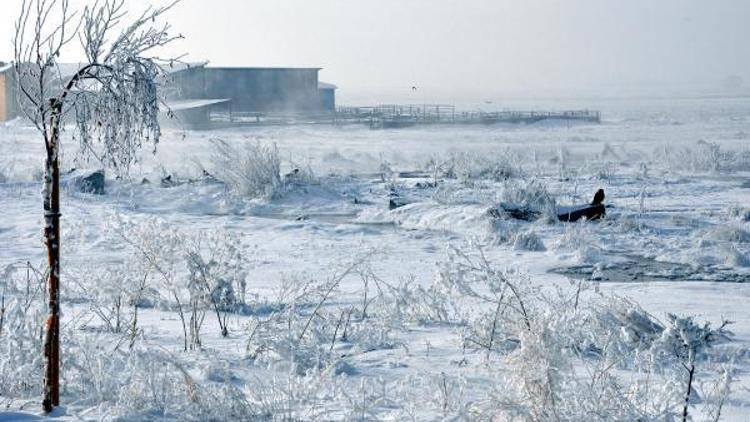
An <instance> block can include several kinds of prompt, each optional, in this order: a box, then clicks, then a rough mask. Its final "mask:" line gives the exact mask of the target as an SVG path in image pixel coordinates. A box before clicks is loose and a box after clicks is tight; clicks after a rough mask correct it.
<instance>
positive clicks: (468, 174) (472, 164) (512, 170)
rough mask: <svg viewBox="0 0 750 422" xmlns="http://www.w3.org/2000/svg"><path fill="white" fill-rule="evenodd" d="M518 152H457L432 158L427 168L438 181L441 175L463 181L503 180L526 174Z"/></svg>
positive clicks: (506, 150) (508, 150) (507, 150)
mask: <svg viewBox="0 0 750 422" xmlns="http://www.w3.org/2000/svg"><path fill="white" fill-rule="evenodd" d="M520 163H521V160H520V157H519V156H518V154H516V153H514V152H513V151H511V150H510V149H505V150H502V151H499V152H497V153H490V154H482V155H479V154H472V153H465V152H460V153H459V152H456V153H453V154H451V155H450V156H449V157H448V158H447V159H443V160H441V159H438V158H431V159H430V161H429V162H428V163H427V165H426V168H427V170H428V171H430V173H431V174H432V176H433V179H434V180H435V181H436V180H437V179H438V178H439V177H446V178H456V179H458V180H459V181H461V182H463V183H471V182H472V181H474V180H494V181H503V180H506V179H510V178H517V177H523V176H524V174H525V173H524V170H523V168H522V167H521V164H520Z"/></svg>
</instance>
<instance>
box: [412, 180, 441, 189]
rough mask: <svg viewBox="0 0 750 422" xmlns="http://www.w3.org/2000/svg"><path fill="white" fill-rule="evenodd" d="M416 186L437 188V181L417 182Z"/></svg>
mask: <svg viewBox="0 0 750 422" xmlns="http://www.w3.org/2000/svg"><path fill="white" fill-rule="evenodd" d="M414 187H416V188H417V189H430V188H436V187H437V182H429V181H425V182H417V184H416V185H414Z"/></svg>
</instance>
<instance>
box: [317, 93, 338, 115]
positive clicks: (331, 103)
mask: <svg viewBox="0 0 750 422" xmlns="http://www.w3.org/2000/svg"><path fill="white" fill-rule="evenodd" d="M320 107H321V108H322V109H323V110H324V111H336V90H335V89H329V88H324V89H321V90H320Z"/></svg>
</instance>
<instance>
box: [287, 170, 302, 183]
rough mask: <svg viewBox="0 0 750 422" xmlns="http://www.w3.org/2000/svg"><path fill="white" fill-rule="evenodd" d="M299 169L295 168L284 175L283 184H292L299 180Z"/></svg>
mask: <svg viewBox="0 0 750 422" xmlns="http://www.w3.org/2000/svg"><path fill="white" fill-rule="evenodd" d="M299 176H300V174H299V169H298V168H295V169H293V170H292V171H290V172H289V173H287V174H285V175H284V183H294V182H295V181H296V180H297V179H298V178H299Z"/></svg>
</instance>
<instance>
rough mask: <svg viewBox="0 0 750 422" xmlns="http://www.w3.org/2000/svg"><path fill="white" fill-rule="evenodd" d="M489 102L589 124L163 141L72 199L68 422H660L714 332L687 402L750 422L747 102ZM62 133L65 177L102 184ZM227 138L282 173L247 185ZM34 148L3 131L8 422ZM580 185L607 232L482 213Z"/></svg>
mask: <svg viewBox="0 0 750 422" xmlns="http://www.w3.org/2000/svg"><path fill="white" fill-rule="evenodd" d="M508 107H510V108H547V107H551V108H557V109H567V108H571V107H574V108H575V107H591V108H596V109H600V110H601V111H602V113H603V122H602V124H600V125H568V124H565V123H560V122H543V123H539V124H536V125H531V126H487V127H484V126H482V127H479V126H477V127H426V128H418V129H402V130H388V131H378V130H369V129H367V128H364V127H359V126H346V127H327V126H324V127H314V126H298V127H280V128H254V129H227V130H216V131H210V132H182V131H176V130H170V131H167V132H166V133H165V134H164V137H163V139H162V142H161V143H160V144H159V146H158V149H157V153H156V154H155V155H151V154H150V153H149V151H144V153H143V157H142V160H141V162H139V163H138V164H136V166H135V167H134V168H133V169H132V170H131V172H130V174H129V175H128V176H127V177H123V178H120V179H115V177H114V174H113V173H111V172H109V173H107V187H106V194H105V195H92V194H86V193H80V192H77V191H76V190H75V189H73V188H72V187H69V188H67V189H65V190H64V194H63V199H62V202H63V210H62V213H63V217H62V221H63V223H62V224H63V234H62V236H63V239H62V242H63V276H62V282H63V288H62V294H63V303H64V304H65V305H64V319H63V389H64V390H63V399H62V401H63V403H64V404H65V406H64V408H63V410H62V411H61V412H60V413H61V414H63V415H62V418H63V419H66V420H67V419H69V420H79V419H83V420H90V419H91V420H96V419H117V418H121V419H123V420H157V419H174V420H186V419H198V420H200V419H214V420H231V419H293V420H330V419H334V420H338V419H346V420H380V419H383V420H443V419H451V420H490V419H493V418H496V419H497V420H508V419H513V418H514V417H518V418H519V419H521V420H524V419H531V420H635V419H636V418H641V420H648V419H658V420H664V419H666V420H671V419H676V420H679V419H681V417H682V409H683V407H682V406H683V402H684V396H685V390H686V389H687V380H688V371H687V370H686V368H687V367H689V366H690V365H691V364H690V363H689V359H690V357H688V356H687V355H686V354H685V353H684V350H683V348H682V347H683V346H682V343H680V342H679V341H678V340H679V339H684V338H685V336H689V335H692V334H691V333H693V334H694V333H695V332H698V333H699V334H700V333H704V332H702V331H700V329H699V328H700V327H703V322H704V321H707V322H710V323H711V324H712V325H711V327H712V328H714V329H718V328H719V327H720V326H721V324H722V321H724V320H730V321H732V322H733V323H732V324H730V325H728V326H727V327H726V330H729V331H731V333H729V332H727V331H726V330H720V331H714V332H712V333H711V339H710V341H706V342H704V343H710V345H709V346H710V347H703V346H705V344H702V345H701V346H700V347H698V346H696V347H698V349H700V350H698V349H696V354H695V356H693V358H694V359H693V360H692V361H690V362H693V363H694V365H695V368H696V371H695V382H694V384H693V385H692V388H693V389H694V390H693V391H692V393H691V394H692V395H691V399H690V406H689V412H690V417H692V418H693V420H714V419H716V418H719V419H720V420H748V418H750V416H748V415H750V390H748V388H750V374H748V370H750V360H749V359H750V352H749V351H748V347H749V346H750V313H748V311H747V309H748V305H747V303H748V300H750V283H746V282H745V281H749V280H750V200H749V198H750V144H748V142H750V100H749V99H745V98H742V99H721V98H715V99H712V98H709V99H647V100H643V99H641V100H596V101H593V100H592V101H588V102H586V101H582V102H572V101H562V100H560V101H550V102H531V101H519V102H517V103H514V104H508ZM66 136H67V138H68V142H67V144H66V147H65V151H64V154H65V155H64V159H63V169H69V168H72V167H76V168H92V167H95V166H96V165H95V164H93V163H84V162H80V161H77V160H76V158H77V157H76V156H77V149H76V144H75V142H74V141H73V140H72V139H70V138H71V136H72V134H71V133H67V134H66ZM218 140H221V141H223V142H224V145H225V151H227V150H228V151H230V152H231V154H234V155H233V156H234V157H240V156H243V155H251V153H252V151H255V152H256V153H257V150H258V149H260V150H262V151H264V152H266V153H269V154H272V153H273V145H276V147H277V148H278V157H279V159H280V167H281V168H280V170H281V171H280V174H281V175H282V177H281V178H279V179H278V181H276V182H273V181H271V182H269V183H268V184H261V185H262V186H266V187H267V186H272V188H269V189H268V190H267V191H266V192H265V193H266V194H263V195H250V193H252V192H257V189H251V188H253V187H254V185H253V186H249V185H250V183H249V182H248V179H247V178H245V179H242V178H239V179H238V177H237V174H236V173H234V172H233V171H232V170H235V169H234V168H232V166H233V164H232V162H228V161H226V160H225V159H226V154H225V156H224V157H221V156H218V155H220V154H218V155H217V149H216V145H217V142H219V141H218ZM247 145H251V146H253V147H252V148H250V149H249V148H248V147H247ZM227 148H228V149H227ZM253 148H255V149H253ZM147 150H148V148H147ZM251 150H252V151H251ZM41 153H42V142H41V141H40V139H39V135H38V133H37V132H36V131H35V130H34V129H32V128H30V127H25V126H23V125H21V124H20V123H19V122H13V123H11V124H7V125H5V126H0V209H2V214H0V295H3V296H4V309H5V311H4V315H5V316H4V321H5V322H4V323H2V322H0V404H2V406H3V407H2V408H1V409H0V411H7V412H11V413H6V414H3V413H0V420H16V418H20V417H25V418H28V420H33V415H35V414H38V412H39V396H40V394H39V391H40V384H41V346H40V343H41V342H40V339H39V335H38V333H39V332H40V331H39V330H40V327H41V324H42V321H43V306H44V303H43V300H42V297H41V296H42V291H43V285H41V284H40V281H39V276H38V274H37V273H36V272H43V271H44V267H43V260H44V249H43V245H42V240H41V233H40V232H41V230H40V228H41V206H42V205H41V199H40V194H39V190H40V183H39V178H40V174H41V160H42V157H43V156H42V155H41ZM231 154H230V155H231ZM254 156H257V154H256V155H253V157H254ZM251 158H252V157H251ZM238 161H239V160H238ZM248 163H250V164H248V165H247V166H244V167H243V169H245V170H247V169H248V168H249V167H252V166H253V164H251V163H252V160H250V161H248ZM270 168H271V169H273V166H271V167H270ZM293 169H299V171H298V172H296V173H294V172H293ZM203 170H205V171H206V172H207V174H209V176H206V174H204V172H203ZM256 170H258V169H256ZM258 171H259V173H257V174H260V175H262V174H263V172H264V169H260V170H258ZM283 175H286V176H283ZM167 176H171V178H170V179H169V180H170V182H168V183H167V182H165V183H162V182H161V180H162V179H163V178H165V177H167ZM144 178H145V179H147V182H146V181H144ZM257 179H258V178H257V177H256V178H254V179H253V181H255V182H257ZM274 183H276V184H274ZM599 188H603V189H604V190H605V192H606V199H605V203H606V204H608V205H610V206H611V207H609V208H607V218H606V219H604V220H602V221H596V222H579V223H559V222H556V221H551V219H550V218H546V217H544V216H543V217H542V218H541V219H539V220H537V221H532V222H529V221H519V220H513V219H511V218H502V217H501V218H498V217H497V216H492V215H491V214H488V210H490V209H491V208H494V207H496V206H497V205H498V204H501V203H503V204H514V205H525V206H527V207H530V208H534V209H538V210H539V211H540V212H542V214H545V213H549V209H550V207H553V208H554V207H556V206H561V205H570V204H581V203H588V202H589V201H590V200H591V197H592V196H593V194H594V192H596V190H597V189H599ZM251 196H255V197H251ZM391 199H397V201H396V202H403V203H405V205H404V206H400V207H398V208H395V209H390V208H389V200H391ZM670 313H671V314H676V315H677V316H679V317H685V316H695V322H696V323H697V324H698V325H697V326H693V327H692V328H693V329H694V330H690V329H685V327H686V325H684V324H688V325H689V323H688V322H686V320H683V319H680V320H676V321H671V320H670V317H669V316H668V315H669V314H670ZM136 315H137V318H136ZM181 315H182V316H181ZM2 320H3V319H1V318H0V321H2ZM680 324H683V325H680ZM223 329H225V333H222V331H223ZM681 329H682V330H681ZM223 334H226V335H223ZM703 340H705V338H704V339H703ZM185 349H187V351H185ZM686 364H687V366H686ZM719 409H720V413H719ZM22 415H23V416H22Z"/></svg>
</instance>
